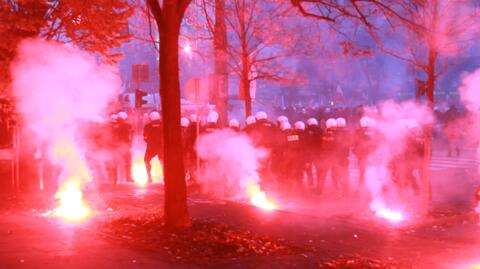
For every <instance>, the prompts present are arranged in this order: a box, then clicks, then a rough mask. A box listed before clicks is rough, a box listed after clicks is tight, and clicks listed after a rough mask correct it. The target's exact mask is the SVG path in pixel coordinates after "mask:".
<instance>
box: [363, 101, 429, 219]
mask: <svg viewBox="0 0 480 269" xmlns="http://www.w3.org/2000/svg"><path fill="white" fill-rule="evenodd" d="M373 111H374V112H373V113H372V109H367V110H366V113H367V114H368V116H371V117H373V118H375V120H376V122H377V127H376V129H377V131H378V132H379V134H380V137H379V141H378V147H377V148H376V150H375V151H374V152H373V153H372V154H371V155H370V156H369V158H368V161H367V169H366V173H365V180H366V185H367V188H368V190H369V192H370V195H371V199H372V201H371V203H370V209H371V210H373V211H374V212H376V214H377V215H383V216H384V217H386V218H390V217H392V218H395V216H392V214H394V213H393V212H392V211H390V208H389V207H390V206H391V205H392V204H393V206H394V207H398V206H400V207H403V205H401V201H400V198H401V197H399V195H398V194H399V193H398V190H399V189H398V188H399V186H398V183H395V182H394V178H393V176H392V166H391V164H392V161H394V160H395V158H397V157H398V156H400V155H401V154H402V153H403V152H404V150H405V149H406V147H407V139H408V137H409V134H410V132H412V131H415V132H421V129H422V126H423V125H425V124H428V123H432V122H433V115H432V114H431V113H430V112H429V110H428V109H427V108H426V107H425V106H421V105H418V104H416V103H414V102H405V103H400V104H399V103H395V102H393V101H387V102H385V103H383V104H381V105H380V106H379V107H378V110H377V109H373ZM419 165H421V164H419ZM419 185H420V184H419Z"/></svg>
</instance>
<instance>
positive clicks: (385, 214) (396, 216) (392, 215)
mask: <svg viewBox="0 0 480 269" xmlns="http://www.w3.org/2000/svg"><path fill="white" fill-rule="evenodd" d="M375 214H376V215H377V216H378V217H381V218H384V219H387V220H390V221H394V222H398V221H402V220H403V215H402V213H400V212H395V211H392V210H390V209H388V208H381V209H379V210H378V211H377V212H375Z"/></svg>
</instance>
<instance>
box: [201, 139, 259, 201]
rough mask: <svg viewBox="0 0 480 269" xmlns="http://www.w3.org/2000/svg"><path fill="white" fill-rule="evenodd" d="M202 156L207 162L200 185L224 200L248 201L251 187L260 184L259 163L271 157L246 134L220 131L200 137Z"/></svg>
mask: <svg viewBox="0 0 480 269" xmlns="http://www.w3.org/2000/svg"><path fill="white" fill-rule="evenodd" d="M197 151H198V155H199V157H200V158H201V159H202V160H203V161H204V162H205V165H204V170H203V172H202V175H201V176H200V177H199V182H200V183H201V184H202V186H203V187H204V188H206V190H207V191H209V192H213V193H215V194H217V195H221V196H222V197H229V198H230V197H231V198H235V199H244V198H247V191H248V190H247V188H249V184H252V183H254V184H258V183H259V182H260V178H259V175H258V169H259V168H260V167H259V163H260V161H261V160H263V159H265V158H266V157H267V156H268V152H267V151H266V150H265V149H262V148H256V147H255V146H254V145H253V143H252V141H251V139H250V138H249V137H248V136H247V135H245V134H238V133H235V132H233V131H231V130H218V131H215V132H213V133H211V134H204V135H201V136H200V137H199V141H198V148H197Z"/></svg>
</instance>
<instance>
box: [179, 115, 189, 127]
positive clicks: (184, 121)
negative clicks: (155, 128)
mask: <svg viewBox="0 0 480 269" xmlns="http://www.w3.org/2000/svg"><path fill="white" fill-rule="evenodd" d="M188 125H190V121H189V120H188V119H187V118H186V117H182V118H181V119H180V126H182V127H188Z"/></svg>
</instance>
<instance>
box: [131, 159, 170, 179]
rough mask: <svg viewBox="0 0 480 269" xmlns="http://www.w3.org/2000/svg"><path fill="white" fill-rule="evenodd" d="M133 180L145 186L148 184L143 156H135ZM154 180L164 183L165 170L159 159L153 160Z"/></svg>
mask: <svg viewBox="0 0 480 269" xmlns="http://www.w3.org/2000/svg"><path fill="white" fill-rule="evenodd" d="M132 178H133V181H135V183H136V184H138V185H140V186H144V185H146V184H147V182H148V175H147V170H146V168H145V163H144V161H143V155H142V154H140V153H138V154H135V155H134V157H133V161H132ZM152 180H153V182H160V183H163V168H162V165H161V163H160V161H158V159H156V158H155V159H153V160H152Z"/></svg>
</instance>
